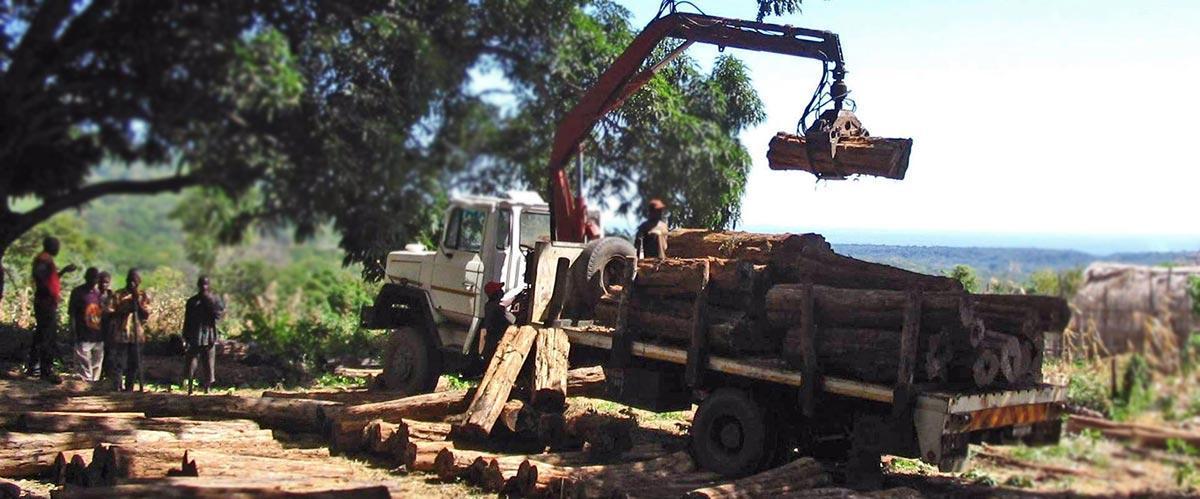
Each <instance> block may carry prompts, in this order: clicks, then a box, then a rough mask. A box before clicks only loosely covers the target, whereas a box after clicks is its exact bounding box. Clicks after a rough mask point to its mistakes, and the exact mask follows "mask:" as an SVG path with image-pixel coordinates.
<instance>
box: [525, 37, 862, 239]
mask: <svg viewBox="0 0 1200 499" xmlns="http://www.w3.org/2000/svg"><path fill="white" fill-rule="evenodd" d="M665 38H677V39H679V40H681V41H682V42H683V43H681V44H680V46H679V47H677V48H676V49H674V50H673V51H671V53H670V54H668V55H667V57H665V58H664V59H663V60H662V61H659V62H657V63H655V64H654V65H653V66H651V67H649V68H647V69H645V70H641V68H642V65H643V64H644V63H645V61H646V58H647V57H649V56H650V54H651V53H652V52H653V51H654V48H655V47H657V46H658V44H659V42H660V41H662V40H663V39H665ZM695 42H699V43H708V44H712V45H717V46H719V47H722V48H724V47H734V48H740V49H746V50H754V51H760V52H773V53H776V54H784V55H792V56H797V57H804V58H809V59H817V60H820V61H825V62H828V63H832V64H833V77H834V81H833V86H832V87H831V94H832V95H833V99H834V106H835V109H840V108H841V99H842V98H843V97H845V95H846V93H847V92H846V90H845V83H844V82H843V81H842V78H843V77H844V75H845V72H846V71H845V67H844V66H845V65H844V62H843V61H842V48H841V44H840V42H839V41H838V36H837V35H836V34H833V33H830V32H828V31H818V30H811V29H804V28H795V27H792V26H782V25H778V24H769V23H761V22H754V21H743V20H737V19H726V18H721V17H713V16H707V15H702V14H685V13H672V14H669V15H666V16H663V17H659V18H657V19H655V20H654V21H652V22H651V23H650V24H648V25H647V26H646V28H645V29H643V30H642V32H641V33H640V34H638V36H637V37H636V38H634V40H633V43H631V44H630V45H629V47H627V48H626V49H625V52H623V53H622V54H621V55H620V56H619V57H617V60H616V61H614V62H613V64H612V66H609V68H608V69H607V70H605V71H604V73H603V74H601V75H600V79H599V80H597V82H596V84H595V85H594V86H593V87H592V88H590V89H589V90H588V91H587V93H586V94H584V96H583V98H582V99H580V100H579V103H578V104H576V105H575V107H574V108H572V109H571V111H570V112H569V113H567V115H566V117H564V118H563V120H562V122H560V123H559V125H558V129H557V130H556V131H555V133H554V147H553V149H552V150H551V152H550V165H549V172H548V173H549V189H550V206H551V219H550V223H551V230H552V232H553V235H554V239H555V240H557V241H573V242H583V241H586V240H588V239H594V238H597V237H599V236H600V234H598V233H597V232H598V231H597V230H596V228H595V226H594V225H592V224H590V223H589V222H588V218H587V205H586V203H585V201H584V199H583V193H582V192H580V193H579V195H578V196H572V195H571V185H570V181H569V179H568V178H567V174H566V171H565V167H566V165H567V163H569V162H570V160H571V157H572V156H575V155H576V154H577V153H578V151H579V147H580V143H581V142H582V141H583V140H584V138H586V137H587V136H588V134H590V133H591V130H592V127H593V126H594V125H595V124H596V122H597V121H599V120H600V119H601V118H602V117H603V116H604V115H605V114H607V113H608V112H609V111H612V110H613V109H616V108H617V107H619V106H620V105H621V104H622V103H623V102H624V101H625V99H627V98H628V97H629V96H631V95H633V94H634V93H635V92H637V91H638V89H640V88H641V87H642V85H645V84H646V82H648V81H649V80H650V78H651V77H652V76H654V73H655V72H657V71H658V70H659V69H661V68H662V67H663V66H665V65H666V64H667V63H668V62H670V61H671V60H672V59H674V58H675V57H677V56H678V55H679V54H681V53H683V51H684V50H685V49H686V48H687V47H688V46H689V45H691V44H692V43H695ZM580 187H581V189H582V186H580Z"/></svg>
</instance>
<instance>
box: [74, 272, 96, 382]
mask: <svg viewBox="0 0 1200 499" xmlns="http://www.w3.org/2000/svg"><path fill="white" fill-rule="evenodd" d="M99 279H100V270H99V269H97V268H96V267H88V269H87V270H86V271H84V272H83V284H80V285H79V286H75V289H72V290H71V297H70V299H69V300H68V301H67V317H68V318H69V319H70V324H71V333H72V335H73V336H74V337H75V366H76V368H77V370H78V372H79V378H80V379H82V380H84V381H100V367H101V366H102V365H103V363H104V335H103V333H102V331H101V329H100V323H101V321H102V319H103V313H102V309H101V303H100V290H98V289H96V284H97V281H98V280H99Z"/></svg>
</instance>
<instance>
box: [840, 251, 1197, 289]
mask: <svg viewBox="0 0 1200 499" xmlns="http://www.w3.org/2000/svg"><path fill="white" fill-rule="evenodd" d="M833 249H834V250H835V251H837V252H838V253H841V254H844V255H848V256H852V257H854V258H859V259H862V260H867V261H871V262H878V263H884V264H888V265H894V266H896V267H900V268H905V269H909V270H914V271H917V272H924V273H941V272H942V271H944V270H947V269H950V268H952V267H954V266H955V265H959V264H965V265H970V266H971V267H974V268H975V270H976V271H978V272H979V274H980V275H981V276H982V277H1002V278H1010V279H1016V280H1023V279H1024V278H1025V277H1027V276H1028V275H1029V274H1031V273H1033V272H1036V271H1038V270H1043V269H1051V270H1055V271H1060V270H1068V269H1074V268H1083V267H1086V266H1088V264H1090V263H1092V262H1097V261H1105V262H1120V263H1131V264H1138V265H1162V264H1177V265H1180V264H1195V263H1197V261H1198V260H1200V253H1197V252H1194V251H1175V252H1138V253H1113V254H1109V255H1094V254H1091V253H1087V252H1083V251H1074V250H1055V249H1038V248H964V247H953V246H899V245H888V244H833Z"/></svg>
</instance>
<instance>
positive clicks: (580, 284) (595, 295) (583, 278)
mask: <svg viewBox="0 0 1200 499" xmlns="http://www.w3.org/2000/svg"><path fill="white" fill-rule="evenodd" d="M636 256H637V252H636V251H635V250H634V248H633V243H630V242H629V241H626V240H625V239H623V238H620V237H605V238H601V239H597V240H595V241H592V242H590V243H588V244H587V246H585V247H584V248H583V252H582V253H580V254H579V260H578V262H579V264H578V266H577V267H576V271H575V273H574V285H575V290H576V291H575V293H576V295H575V296H577V297H579V298H580V299H581V300H582V303H583V304H584V305H586V306H587V308H588V309H590V308H591V307H593V306H595V304H596V303H597V302H598V301H600V298H602V297H604V296H606V295H609V294H612V293H613V291H614V290H613V286H614V285H619V284H621V280H622V279H624V277H625V274H626V272H628V271H629V270H630V269H629V259H630V258H633V257H636Z"/></svg>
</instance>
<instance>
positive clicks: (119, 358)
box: [112, 269, 150, 392]
mask: <svg viewBox="0 0 1200 499" xmlns="http://www.w3.org/2000/svg"><path fill="white" fill-rule="evenodd" d="M141 284H142V276H141V274H140V273H138V270H137V269H129V274H127V275H126V276H125V287H124V288H123V289H121V290H119V291H117V295H116V299H115V300H114V301H115V306H114V307H113V308H114V311H113V314H112V320H113V325H112V329H113V335H112V342H113V350H112V353H113V362H112V369H113V388H114V389H116V390H117V391H121V390H124V391H127V392H128V391H133V381H134V379H137V382H138V391H143V390H145V386H144V381H145V380H144V377H143V376H142V343H144V342H145V341H146V333H145V328H146V319H148V318H149V317H150V297H149V296H147V295H146V293H145V292H144V291H142V290H140V289H138V287H139V286H140V285H141Z"/></svg>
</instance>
